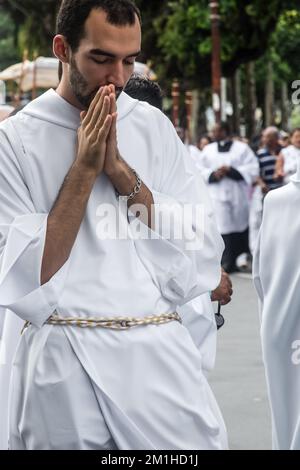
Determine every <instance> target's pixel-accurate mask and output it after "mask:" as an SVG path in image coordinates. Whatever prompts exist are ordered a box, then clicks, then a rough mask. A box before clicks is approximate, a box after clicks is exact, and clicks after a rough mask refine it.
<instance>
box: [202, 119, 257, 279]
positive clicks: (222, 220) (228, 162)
mask: <svg viewBox="0 0 300 470" xmlns="http://www.w3.org/2000/svg"><path fill="white" fill-rule="evenodd" d="M213 133H214V140H215V142H213V143H211V144H209V145H207V146H206V147H205V148H204V150H203V152H202V156H201V160H200V164H201V168H202V174H203V176H204V179H205V181H206V183H207V184H208V187H209V193H210V196H211V198H212V202H213V207H214V211H215V214H216V218H217V224H218V228H219V231H220V233H221V234H222V236H223V239H224V242H225V251H224V254H223V258H222V265H223V267H224V269H225V271H227V272H228V273H231V272H234V271H235V270H237V267H236V259H237V257H238V256H239V255H240V254H242V253H249V241H248V228H249V196H250V189H251V185H252V184H253V182H254V181H255V179H256V178H257V177H258V175H259V166H258V161H257V158H256V156H255V155H254V153H253V152H252V150H251V149H250V147H249V146H248V145H247V144H245V143H243V142H240V141H237V140H232V139H231V138H230V128H229V125H228V124H227V123H221V124H217V125H216V126H215V127H214V130H213Z"/></svg>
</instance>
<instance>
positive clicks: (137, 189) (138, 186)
mask: <svg viewBox="0 0 300 470" xmlns="http://www.w3.org/2000/svg"><path fill="white" fill-rule="evenodd" d="M130 169H131V171H132V173H133V174H134V175H135V176H136V185H135V187H134V188H133V191H132V193H130V194H129V195H128V196H127V195H125V196H123V195H121V194H120V193H119V192H118V191H117V190H115V192H116V196H117V197H121V198H122V199H126V200H127V201H130V200H131V199H133V198H134V197H135V196H136V195H137V194H138V193H139V192H140V190H141V188H142V184H143V183H142V180H141V178H140V176H139V175H138V174H137V172H136V171H135V170H134V169H133V168H130Z"/></svg>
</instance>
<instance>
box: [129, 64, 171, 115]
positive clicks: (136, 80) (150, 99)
mask: <svg viewBox="0 0 300 470" xmlns="http://www.w3.org/2000/svg"><path fill="white" fill-rule="evenodd" d="M124 91H125V93H127V95H129V96H131V97H132V98H135V99H136V100H139V101H147V103H149V104H151V105H152V106H155V107H156V108H158V109H160V110H162V104H163V103H162V100H163V94H162V90H161V88H160V86H159V84H158V83H156V82H152V81H151V80H150V79H149V78H146V77H144V76H143V75H139V74H137V73H135V74H133V75H132V77H131V79H130V80H129V82H128V83H127V85H126V87H125V90H124Z"/></svg>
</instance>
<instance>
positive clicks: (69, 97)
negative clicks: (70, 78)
mask: <svg viewBox="0 0 300 470" xmlns="http://www.w3.org/2000/svg"><path fill="white" fill-rule="evenodd" d="M55 91H56V93H57V94H58V95H59V96H61V97H62V98H63V99H64V100H66V101H67V102H68V103H69V104H71V105H72V106H74V107H75V108H78V109H79V110H80V111H84V108H83V107H82V105H81V104H80V103H79V101H78V100H77V99H76V97H75V96H74V93H73V92H72V89H71V87H70V86H69V85H68V84H66V83H65V80H64V79H62V80H61V81H60V83H59V85H58V87H57V88H56V90H55Z"/></svg>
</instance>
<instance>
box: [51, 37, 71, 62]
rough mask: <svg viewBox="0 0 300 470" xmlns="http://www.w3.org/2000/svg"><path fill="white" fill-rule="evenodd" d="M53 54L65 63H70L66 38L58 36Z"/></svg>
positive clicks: (54, 41) (55, 39)
mask: <svg viewBox="0 0 300 470" xmlns="http://www.w3.org/2000/svg"><path fill="white" fill-rule="evenodd" d="M53 53H54V55H55V57H57V59H59V60H60V61H61V62H63V63H69V59H70V52H69V45H68V43H67V41H66V38H65V37H64V36H62V35H61V34H57V35H56V36H55V37H54V39H53Z"/></svg>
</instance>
